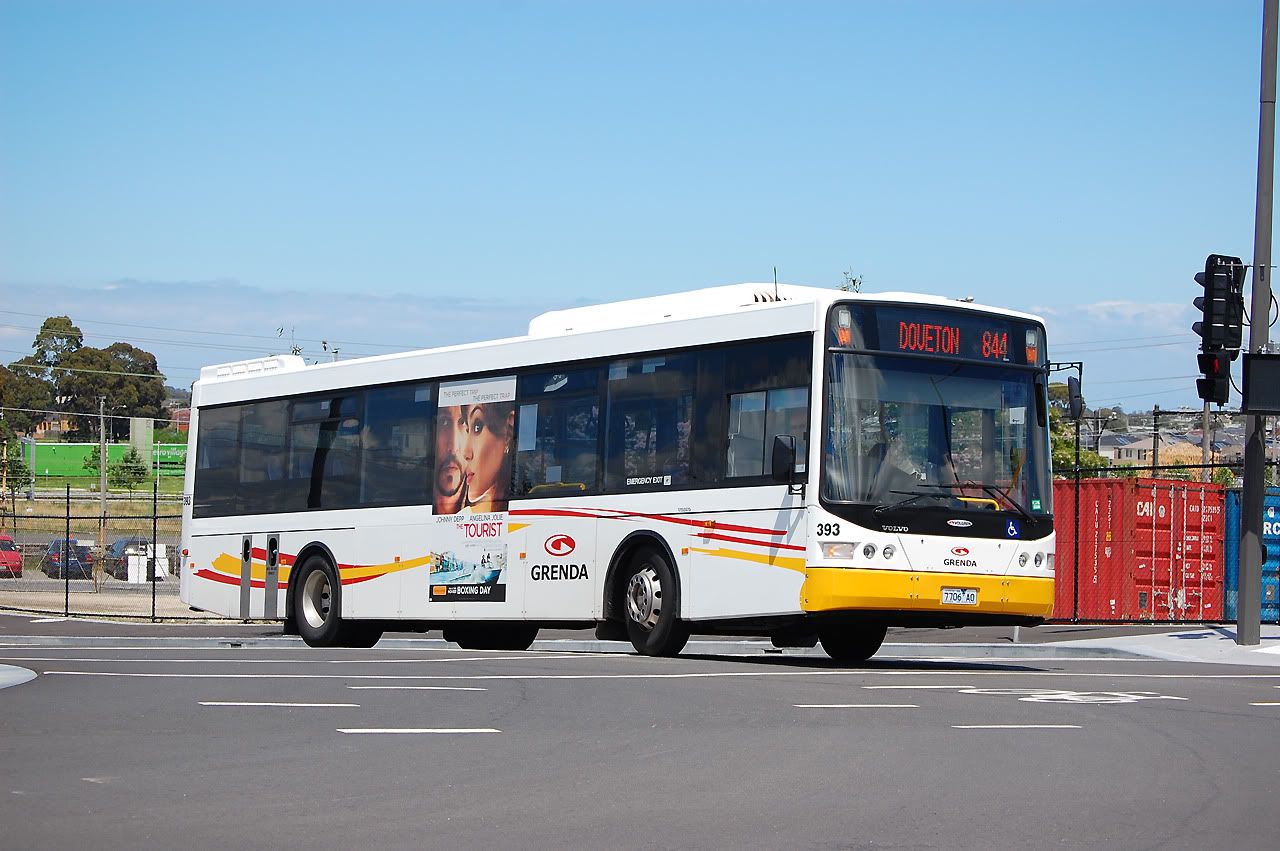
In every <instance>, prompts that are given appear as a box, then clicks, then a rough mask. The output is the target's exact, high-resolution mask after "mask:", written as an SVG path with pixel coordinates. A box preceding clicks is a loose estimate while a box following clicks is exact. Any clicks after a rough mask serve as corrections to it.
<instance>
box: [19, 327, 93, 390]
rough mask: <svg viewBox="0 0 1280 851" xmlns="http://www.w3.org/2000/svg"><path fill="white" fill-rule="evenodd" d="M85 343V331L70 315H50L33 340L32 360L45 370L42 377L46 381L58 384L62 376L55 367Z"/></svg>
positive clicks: (60, 364) (61, 364)
mask: <svg viewBox="0 0 1280 851" xmlns="http://www.w3.org/2000/svg"><path fill="white" fill-rule="evenodd" d="M83 345H84V332H82V331H81V330H80V329H79V328H78V327H76V325H75V323H73V322H72V321H71V317H70V316H50V317H49V318H48V319H46V320H45V321H44V322H42V323H41V324H40V330H39V331H38V332H36V338H35V340H33V341H32V342H31V348H33V349H35V354H34V355H32V357H31V360H32V362H33V363H34V364H35V365H37V367H38V368H39V369H41V370H43V374H42V375H41V376H40V377H41V378H43V379H44V381H45V383H47V384H50V385H56V384H57V383H58V379H59V378H60V377H61V376H60V375H59V371H58V370H56V369H54V367H57V366H63V365H64V364H63V361H65V360H66V359H67V358H68V357H69V356H70V355H72V354H74V353H75V352H77V351H78V350H79V349H80V348H81V347H82V346H83Z"/></svg>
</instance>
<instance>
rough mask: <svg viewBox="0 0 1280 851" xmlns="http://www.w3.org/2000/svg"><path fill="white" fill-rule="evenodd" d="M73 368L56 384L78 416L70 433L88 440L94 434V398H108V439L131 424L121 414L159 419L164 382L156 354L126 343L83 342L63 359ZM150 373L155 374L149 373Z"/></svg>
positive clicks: (68, 407) (123, 433)
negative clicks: (99, 344) (96, 345)
mask: <svg viewBox="0 0 1280 851" xmlns="http://www.w3.org/2000/svg"><path fill="white" fill-rule="evenodd" d="M64 362H65V364H66V365H67V366H68V367H70V368H71V369H73V370H74V371H69V372H67V373H66V376H65V377H64V378H63V379H62V383H61V384H60V385H59V388H60V390H61V392H62V395H63V397H64V406H65V410H66V411H68V412H69V413H76V414H81V415H82V416H78V417H76V419H75V424H74V426H73V428H72V434H73V435H75V436H76V437H78V438H80V439H82V440H87V439H90V438H92V437H96V436H97V434H98V423H97V413H98V397H100V396H101V397H104V398H105V399H106V408H107V411H108V413H110V414H111V415H112V416H111V417H110V418H109V420H108V434H109V435H110V436H111V438H112V439H116V440H118V439H122V438H124V437H127V436H128V433H129V422H128V420H127V419H122V418H121V417H122V416H123V417H160V416H161V415H162V411H163V404H164V381H163V378H162V377H161V376H160V370H159V369H158V368H157V366H156V357H155V355H153V354H151V353H150V352H148V351H145V350H143V349H139V348H137V347H135V346H131V345H129V344H128V343H112V344H111V345H110V346H108V347H107V348H105V349H98V348H94V347H93V346H84V347H83V348H80V349H77V350H76V351H75V352H73V353H72V354H70V355H68V356H67V358H66V359H65V361H64ZM151 376H154V377H151Z"/></svg>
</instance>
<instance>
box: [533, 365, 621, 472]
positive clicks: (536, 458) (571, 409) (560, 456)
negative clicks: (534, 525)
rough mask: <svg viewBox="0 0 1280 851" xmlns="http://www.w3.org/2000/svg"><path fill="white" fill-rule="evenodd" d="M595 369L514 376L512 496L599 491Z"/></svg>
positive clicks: (598, 413)
mask: <svg viewBox="0 0 1280 851" xmlns="http://www.w3.org/2000/svg"><path fill="white" fill-rule="evenodd" d="M599 372H600V371H599V370H598V369H595V368H592V369H586V370H576V371H573V372H552V373H537V374H533V375H526V376H522V377H521V378H520V384H519V389H518V398H519V400H520V403H519V410H518V414H517V417H516V432H517V437H516V463H515V470H514V480H515V481H514V487H513V495H515V496H544V495H547V496H550V495H557V494H558V495H565V494H587V493H597V492H599V489H600V486H599V480H600V471H599V462H598V453H599V445H600V443H599V441H600V400H599V395H598V391H597V389H596V386H597V384H598V379H599Z"/></svg>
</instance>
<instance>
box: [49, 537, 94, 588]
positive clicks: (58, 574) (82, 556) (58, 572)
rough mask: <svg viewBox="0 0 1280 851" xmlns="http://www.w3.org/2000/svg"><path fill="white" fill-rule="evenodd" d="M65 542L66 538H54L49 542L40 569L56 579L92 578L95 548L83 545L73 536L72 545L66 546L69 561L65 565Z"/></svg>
mask: <svg viewBox="0 0 1280 851" xmlns="http://www.w3.org/2000/svg"><path fill="white" fill-rule="evenodd" d="M65 543H66V539H65V538H54V539H53V540H52V541H50V542H49V546H47V547H45V551H44V555H42V556H41V557H40V570H42V571H43V572H44V573H45V575H46V576H52V577H53V578H54V579H67V578H70V579H92V578H93V550H91V549H89V548H88V547H84V546H81V545H80V544H79V543H77V542H76V539H75V538H72V539H71V541H70V546H69V547H67V548H66V556H67V559H66V560H67V563H66V564H65V565H64V564H63V563H62V561H63V545H64V544H65Z"/></svg>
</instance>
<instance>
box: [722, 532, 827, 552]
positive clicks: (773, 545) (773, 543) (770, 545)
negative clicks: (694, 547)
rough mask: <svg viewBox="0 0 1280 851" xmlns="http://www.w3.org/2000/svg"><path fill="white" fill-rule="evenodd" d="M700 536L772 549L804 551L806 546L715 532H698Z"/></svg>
mask: <svg viewBox="0 0 1280 851" xmlns="http://www.w3.org/2000/svg"><path fill="white" fill-rule="evenodd" d="M697 534H698V537H700V538H710V539H712V540H715V541H729V542H730V543H734V544H754V545H755V546H757V547H768V548H769V549H771V550H799V551H801V552H804V547H798V546H796V545H795V544H780V543H778V542H777V541H753V540H751V539H750V538H735V537H734V536H732V535H718V534H716V533H715V532H700V533H697Z"/></svg>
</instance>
